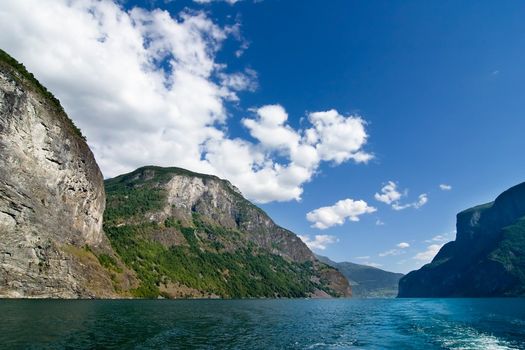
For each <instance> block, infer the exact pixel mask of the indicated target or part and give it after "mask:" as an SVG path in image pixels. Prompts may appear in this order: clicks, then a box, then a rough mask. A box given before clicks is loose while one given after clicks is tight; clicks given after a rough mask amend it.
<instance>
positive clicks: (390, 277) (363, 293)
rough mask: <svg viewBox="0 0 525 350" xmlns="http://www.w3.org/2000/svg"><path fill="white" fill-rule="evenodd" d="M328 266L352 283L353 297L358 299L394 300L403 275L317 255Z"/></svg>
mask: <svg viewBox="0 0 525 350" xmlns="http://www.w3.org/2000/svg"><path fill="white" fill-rule="evenodd" d="M317 258H318V259H319V260H320V261H322V262H324V263H325V264H327V265H330V266H332V267H334V268H336V269H338V270H339V272H341V273H342V274H343V275H344V276H345V277H346V278H347V279H348V281H349V282H350V285H351V286H352V295H353V296H354V297H358V298H393V297H395V296H396V295H397V286H398V283H399V279H400V278H401V277H403V274H402V273H395V272H389V271H385V270H381V269H378V268H375V267H372V266H367V265H360V264H355V263H351V262H339V263H338V262H335V261H332V260H330V259H329V258H327V257H325V256H321V255H317Z"/></svg>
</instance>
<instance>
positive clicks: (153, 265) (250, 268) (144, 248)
mask: <svg viewBox="0 0 525 350" xmlns="http://www.w3.org/2000/svg"><path fill="white" fill-rule="evenodd" d="M158 229H160V227H159V226H158V225H157V224H156V223H149V224H143V225H135V226H120V227H106V228H105V230H106V233H107V234H108V237H109V238H110V240H111V243H112V245H113V247H114V248H115V250H116V251H117V253H118V254H119V255H120V257H121V258H122V260H123V261H124V263H125V264H126V265H128V266H129V267H130V268H132V269H133V270H135V272H136V273H137V275H138V277H139V279H140V281H141V285H140V287H139V288H138V289H136V290H135V291H133V293H134V295H135V296H137V297H147V298H155V297H157V296H159V295H160V289H159V287H160V286H161V284H164V285H166V284H167V283H168V282H170V281H172V282H179V283H181V284H183V285H185V286H187V287H190V288H194V289H197V290H200V291H205V292H208V293H213V294H216V295H219V296H221V297H225V298H247V297H305V296H307V294H308V292H312V291H313V289H314V285H313V283H312V282H311V281H310V278H311V276H312V266H311V263H304V264H296V263H290V262H287V261H286V260H284V259H283V258H282V257H280V256H277V255H273V254H268V253H265V252H255V251H254V250H253V248H251V247H248V248H241V249H238V250H235V251H233V252H221V253H220V252H218V251H217V250H216V249H215V247H213V245H212V246H206V245H205V244H203V243H199V239H198V238H197V234H196V232H197V231H198V229H196V228H194V227H183V228H181V231H182V234H183V235H184V237H185V238H186V241H187V242H188V245H187V246H173V247H170V248H168V247H164V246H163V245H161V244H160V243H158V242H155V241H153V240H151V239H149V238H148V237H149V236H150V234H151V233H152V232H153V231H155V230H158ZM206 230H208V231H211V228H209V227H208V228H207V229H206ZM219 234H224V232H222V233H219ZM204 247H206V249H204ZM210 248H211V249H210Z"/></svg>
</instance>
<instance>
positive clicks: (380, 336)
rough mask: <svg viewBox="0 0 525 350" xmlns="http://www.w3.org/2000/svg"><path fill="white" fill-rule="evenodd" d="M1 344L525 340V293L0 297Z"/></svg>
mask: <svg viewBox="0 0 525 350" xmlns="http://www.w3.org/2000/svg"><path fill="white" fill-rule="evenodd" d="M0 347H1V348H5V349H19V348H20V349H76V348H80V349H105V348H127V349H164V348H172V349H188V348H202V349H222V348H226V349H354V348H355V349H525V299H401V300H396V299H390V300H388V299H384V300H377V299H376V300H373V299H370V300H359V299H350V300H193V301H190V300H188V301H169V300H158V301H157V300H129V301H127V300H122V301H88V300H86V301H59V300H0Z"/></svg>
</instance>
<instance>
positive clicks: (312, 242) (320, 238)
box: [298, 235, 337, 250]
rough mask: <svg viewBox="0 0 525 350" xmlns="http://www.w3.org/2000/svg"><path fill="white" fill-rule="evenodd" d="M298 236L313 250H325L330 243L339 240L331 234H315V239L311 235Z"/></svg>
mask: <svg viewBox="0 0 525 350" xmlns="http://www.w3.org/2000/svg"><path fill="white" fill-rule="evenodd" d="M298 236H299V238H300V239H301V240H302V241H303V242H304V244H306V245H307V246H308V248H310V249H312V250H325V249H326V247H327V246H328V245H329V244H333V243H335V242H337V238H336V237H335V236H329V235H315V237H314V239H311V238H310V236H302V235H298Z"/></svg>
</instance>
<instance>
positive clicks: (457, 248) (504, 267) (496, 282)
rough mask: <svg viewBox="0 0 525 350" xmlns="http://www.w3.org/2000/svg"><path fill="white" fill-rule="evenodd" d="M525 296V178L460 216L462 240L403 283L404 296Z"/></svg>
mask: <svg viewBox="0 0 525 350" xmlns="http://www.w3.org/2000/svg"><path fill="white" fill-rule="evenodd" d="M519 295H525V183H522V184H520V185H517V186H514V187H512V188H510V189H508V190H507V191H505V192H503V193H502V194H501V195H499V196H498V197H497V198H496V200H495V201H494V202H492V203H487V204H484V205H480V206H477V207H474V208H471V209H467V210H465V211H463V212H461V213H459V214H458V215H457V236H456V240H455V241H453V242H449V243H447V244H446V245H444V246H443V248H441V250H440V251H439V253H438V254H437V255H436V257H435V258H434V259H433V260H432V262H431V263H430V264H427V265H425V266H423V267H422V268H421V269H420V270H417V271H413V272H411V273H409V274H408V275H407V276H406V277H405V278H403V279H401V281H400V283H399V296H400V297H492V296H519Z"/></svg>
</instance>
